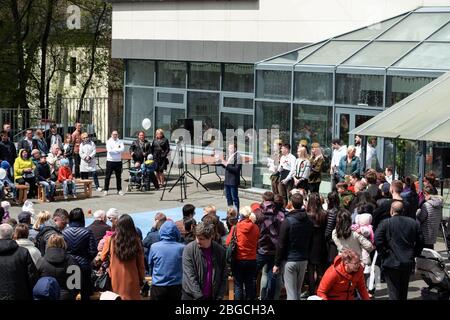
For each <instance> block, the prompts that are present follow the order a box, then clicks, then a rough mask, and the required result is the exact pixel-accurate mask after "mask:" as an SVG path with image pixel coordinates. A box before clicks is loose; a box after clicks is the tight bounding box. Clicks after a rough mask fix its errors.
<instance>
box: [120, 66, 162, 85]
mask: <svg viewBox="0 0 450 320" xmlns="http://www.w3.org/2000/svg"><path fill="white" fill-rule="evenodd" d="M126 76H127V78H126V84H127V85H129V86H133V85H134V86H154V85H155V62H154V61H145V60H127V70H126Z"/></svg>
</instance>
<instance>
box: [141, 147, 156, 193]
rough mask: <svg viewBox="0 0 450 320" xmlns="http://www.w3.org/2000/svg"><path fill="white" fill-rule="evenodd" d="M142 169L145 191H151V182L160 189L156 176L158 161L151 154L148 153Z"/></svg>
mask: <svg viewBox="0 0 450 320" xmlns="http://www.w3.org/2000/svg"><path fill="white" fill-rule="evenodd" d="M141 170H142V188H143V189H144V190H145V191H150V182H152V183H153V185H154V186H155V189H156V190H158V189H159V185H158V180H157V179H156V176H155V170H156V162H155V161H154V160H153V156H152V155H151V154H149V155H148V157H147V160H145V161H144V163H143V164H142V166H141Z"/></svg>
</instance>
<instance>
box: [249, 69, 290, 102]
mask: <svg viewBox="0 0 450 320" xmlns="http://www.w3.org/2000/svg"><path fill="white" fill-rule="evenodd" d="M256 74H257V80H256V96H257V98H262V99H273V100H290V99H291V76H292V72H290V71H271V70H258V71H257V73H256Z"/></svg>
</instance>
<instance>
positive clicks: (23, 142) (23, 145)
mask: <svg viewBox="0 0 450 320" xmlns="http://www.w3.org/2000/svg"><path fill="white" fill-rule="evenodd" d="M31 144H32V149H38V143H37V140H36V139H32V143H31ZM18 148H19V150H21V149H24V150H26V151H27V152H28V156H30V155H31V149H30V145H29V144H28V141H26V140H25V139H22V140H20V141H19V145H18Z"/></svg>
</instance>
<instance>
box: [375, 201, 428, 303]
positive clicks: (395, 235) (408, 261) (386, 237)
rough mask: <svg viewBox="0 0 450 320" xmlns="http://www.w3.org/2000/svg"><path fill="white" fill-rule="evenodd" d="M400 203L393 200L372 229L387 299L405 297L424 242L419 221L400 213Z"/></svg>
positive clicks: (401, 207)
mask: <svg viewBox="0 0 450 320" xmlns="http://www.w3.org/2000/svg"><path fill="white" fill-rule="evenodd" d="M403 211H404V210H403V203H402V202H400V201H393V202H392V204H391V217H390V218H389V219H385V220H383V221H382V222H381V223H380V225H379V226H378V229H377V231H376V232H375V245H376V247H377V250H378V252H379V253H380V255H381V266H382V269H383V274H384V277H385V279H386V283H387V289H388V293H389V300H406V299H407V297H408V286H409V276H410V275H411V271H412V270H413V268H414V263H415V261H414V257H417V256H419V255H420V254H421V252H422V249H423V245H424V241H423V235H422V232H421V231H420V227H419V224H418V223H417V221H415V220H414V219H411V218H409V217H406V216H404V215H403Z"/></svg>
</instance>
